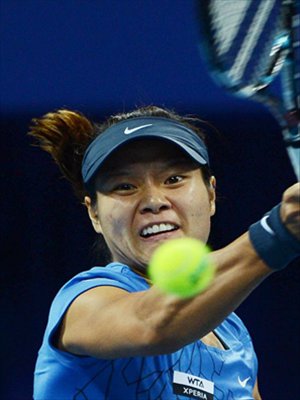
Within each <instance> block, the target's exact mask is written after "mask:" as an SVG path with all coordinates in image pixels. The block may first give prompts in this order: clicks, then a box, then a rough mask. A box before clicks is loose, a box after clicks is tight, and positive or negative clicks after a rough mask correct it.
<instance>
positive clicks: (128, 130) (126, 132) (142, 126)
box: [124, 124, 153, 135]
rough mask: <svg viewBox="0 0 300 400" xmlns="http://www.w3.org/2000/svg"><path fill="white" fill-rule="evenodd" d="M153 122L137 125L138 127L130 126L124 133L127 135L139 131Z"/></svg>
mask: <svg viewBox="0 0 300 400" xmlns="http://www.w3.org/2000/svg"><path fill="white" fill-rule="evenodd" d="M151 125H153V124H147V125H141V126H137V127H136V128H131V129H130V128H128V126H127V127H126V128H125V130H124V133H125V135H130V134H131V133H133V132H136V131H139V130H140V129H143V128H146V127H147V126H151Z"/></svg>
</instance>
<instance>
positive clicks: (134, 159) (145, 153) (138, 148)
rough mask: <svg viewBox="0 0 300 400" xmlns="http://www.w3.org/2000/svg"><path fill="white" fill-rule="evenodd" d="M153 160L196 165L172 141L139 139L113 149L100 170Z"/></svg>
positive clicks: (151, 161)
mask: <svg viewBox="0 0 300 400" xmlns="http://www.w3.org/2000/svg"><path fill="white" fill-rule="evenodd" d="M153 162H165V163H168V164H169V163H170V164H171V163H172V164H176V163H180V164H191V165H194V166H195V165H198V164H196V162H195V161H194V160H193V159H192V158H191V157H190V156H189V155H188V154H187V153H186V152H185V151H184V150H182V149H181V148H180V147H179V146H177V145H176V144H174V143H172V142H169V141H167V140H161V139H139V140H134V141H132V142H128V143H126V144H125V145H123V146H121V147H120V148H119V149H117V150H116V151H114V152H113V153H112V154H111V156H110V157H109V158H108V160H107V161H106V162H105V163H104V165H103V168H101V170H102V171H104V170H105V171H107V170H111V169H117V168H123V167H124V166H128V165H131V164H137V163H146V164H147V163H153ZM99 172H100V173H101V171H99Z"/></svg>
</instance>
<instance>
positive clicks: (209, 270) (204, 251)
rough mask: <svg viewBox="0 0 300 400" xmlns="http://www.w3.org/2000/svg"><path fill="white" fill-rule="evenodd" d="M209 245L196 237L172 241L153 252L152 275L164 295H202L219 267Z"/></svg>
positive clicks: (150, 266)
mask: <svg viewBox="0 0 300 400" xmlns="http://www.w3.org/2000/svg"><path fill="white" fill-rule="evenodd" d="M209 253H210V249H209V248H208V246H207V245H205V244H204V243H203V242H201V241H200V240H197V239H193V238H188V237H185V238H179V239H171V240H169V241H167V242H164V243H163V244H162V245H160V246H159V247H158V248H157V249H156V250H155V251H154V253H153V255H152V257H151V259H150V262H149V268H148V274H149V277H150V279H151V280H152V282H153V284H155V285H156V286H157V287H159V288H160V289H161V290H162V291H163V292H166V293H172V294H175V295H177V296H179V297H183V298H188V297H193V296H195V295H196V294H199V293H200V292H202V291H203V290H205V289H206V288H207V286H208V285H209V284H210V283H211V281H212V279H213V277H214V273H215V268H214V266H213V265H212V262H211V260H210V259H209V257H208V255H209Z"/></svg>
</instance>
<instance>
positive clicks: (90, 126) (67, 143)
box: [29, 106, 211, 202]
mask: <svg viewBox="0 0 300 400" xmlns="http://www.w3.org/2000/svg"><path fill="white" fill-rule="evenodd" d="M145 116H155V117H164V118H169V119H172V120H175V121H178V122H180V123H182V124H184V125H186V126H188V127H189V128H191V129H192V130H193V131H194V132H195V133H197V134H198V135H199V136H200V137H201V138H202V139H203V140H205V138H204V133H203V131H202V128H200V127H199V125H200V123H201V124H202V125H203V124H204V122H203V121H201V120H200V119H199V118H196V117H191V116H185V117H183V116H180V115H178V114H176V113H175V112H174V111H172V110H169V109H166V108H161V107H157V106H147V107H140V108H137V109H135V110H133V111H131V112H128V113H119V114H115V115H112V116H110V117H109V118H108V119H107V120H106V121H104V122H103V123H101V124H99V123H93V122H91V121H90V120H89V119H88V118H87V117H86V116H84V115H83V114H82V113H80V112H76V111H71V110H66V109H61V110H58V111H56V112H50V113H48V114H46V115H44V116H43V117H41V118H35V119H33V120H32V125H31V127H30V131H29V135H30V136H33V137H34V138H35V139H36V140H37V142H38V146H39V147H41V148H42V149H43V150H45V151H46V152H48V153H50V154H51V156H52V158H53V159H54V161H55V162H56V164H57V165H58V166H59V168H60V170H61V172H62V173H63V175H64V176H65V178H67V179H68V180H69V181H70V182H71V184H72V187H73V189H74V192H75V194H76V196H77V197H78V198H79V200H80V201H81V202H82V201H83V199H84V196H86V195H89V196H91V197H92V200H93V199H94V198H95V196H94V195H95V194H94V193H88V192H87V190H86V189H85V187H84V184H83V180H82V176H81V164H82V159H83V156H84V153H85V150H86V149H87V147H88V145H89V144H90V143H91V141H92V140H93V139H94V138H95V137H96V136H98V135H100V134H101V133H102V132H103V131H105V130H106V129H107V128H108V127H109V126H112V125H114V124H116V123H118V122H120V121H123V120H126V119H130V118H135V117H145ZM201 169H202V171H203V177H204V180H205V182H206V183H208V182H209V178H210V176H211V172H210V170H209V168H208V167H202V168H201Z"/></svg>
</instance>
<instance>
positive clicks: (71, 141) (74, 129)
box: [29, 109, 96, 201]
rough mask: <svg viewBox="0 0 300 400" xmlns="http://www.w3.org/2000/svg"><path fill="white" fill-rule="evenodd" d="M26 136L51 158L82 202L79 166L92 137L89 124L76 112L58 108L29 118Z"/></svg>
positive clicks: (82, 193)
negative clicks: (40, 115) (30, 121)
mask: <svg viewBox="0 0 300 400" xmlns="http://www.w3.org/2000/svg"><path fill="white" fill-rule="evenodd" d="M29 135H30V136H33V137H34V138H35V139H36V140H37V145H38V146H39V147H40V148H42V149H43V150H45V151H46V152H47V153H49V154H50V155H51V156H52V158H53V160H54V161H55V163H56V164H57V165H58V166H59V168H60V170H61V172H62V173H63V175H64V176H65V177H66V178H67V179H68V180H69V181H70V182H71V184H72V186H73V189H74V191H75V194H76V195H77V197H78V198H79V199H80V201H82V200H83V197H84V195H85V194H86V190H85V189H84V185H83V181H82V176H81V163H82V159H83V155H84V152H85V150H86V148H87V146H88V144H89V143H90V142H91V140H92V139H93V138H94V137H95V136H96V128H95V126H94V125H93V123H92V122H90V121H89V120H88V119H87V118H86V117H85V116H84V115H83V114H81V113H79V112H74V111H70V110H64V109H62V110H58V111H56V112H50V113H48V114H46V115H44V116H43V117H41V118H35V119H33V120H32V125H31V127H30V131H29Z"/></svg>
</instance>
